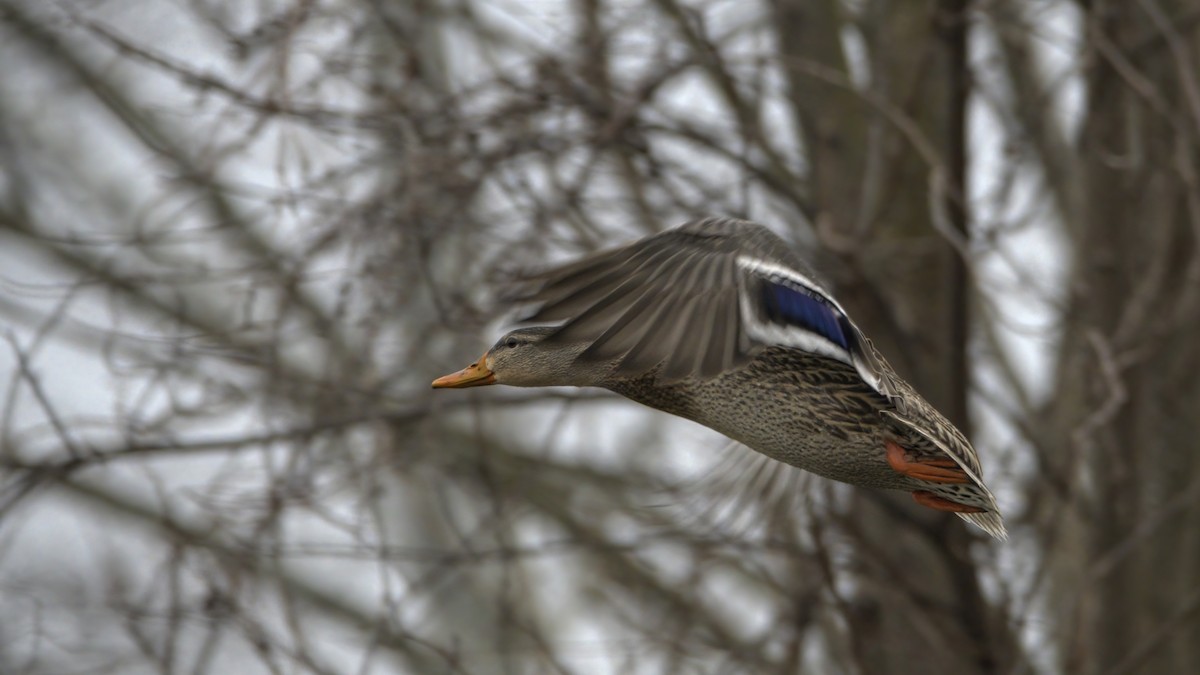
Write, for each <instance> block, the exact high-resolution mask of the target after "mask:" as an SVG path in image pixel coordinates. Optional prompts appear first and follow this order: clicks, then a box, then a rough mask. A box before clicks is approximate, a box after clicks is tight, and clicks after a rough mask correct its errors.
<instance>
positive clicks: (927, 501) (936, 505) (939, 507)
mask: <svg viewBox="0 0 1200 675" xmlns="http://www.w3.org/2000/svg"><path fill="white" fill-rule="evenodd" d="M912 496H913V501H915V502H916V503H918V504H920V505H921V506H928V507H929V508H931V509H934V510H936V511H950V512H952V513H982V512H983V509H981V508H979V507H978V506H967V505H966V504H959V503H958V502H952V501H950V500H949V499H944V498H942V497H939V496H937V495H935V494H933V493H932V492H926V491H924V490H917V491H916V492H914V493H912Z"/></svg>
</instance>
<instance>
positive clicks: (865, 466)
mask: <svg viewBox="0 0 1200 675" xmlns="http://www.w3.org/2000/svg"><path fill="white" fill-rule="evenodd" d="M803 358H819V357H811V355H808V356H807V357H803ZM821 361H822V362H825V363H822V364H821V365H822V367H821V368H820V369H819V370H815V371H805V370H798V369H797V368H783V369H779V368H778V359H777V358H776V359H773V363H772V364H771V366H770V367H766V366H764V364H763V363H762V360H761V359H759V360H756V361H754V362H751V363H750V364H749V365H747V366H746V367H745V368H744V369H743V370H740V371H736V372H733V373H728V374H725V375H721V376H718V377H717V378H714V379H712V380H709V381H705V382H702V383H699V382H688V383H686V384H682V385H678V386H674V387H662V386H658V385H654V384H653V381H652V380H651V379H649V378H647V379H646V380H642V381H635V382H625V383H622V384H621V385H620V386H614V387H612V388H613V389H614V390H616V391H617V393H620V394H622V395H623V396H626V397H628V398H631V399H633V400H635V401H638V402H640V403H644V404H646V405H649V406H651V407H653V408H658V409H659V410H664V411H666V412H669V413H672V414H675V415H679V416H681V417H685V418H687V419H690V420H693V421H695V422H699V423H700V424H703V425H705V426H707V427H710V428H712V429H715V430H716V431H719V432H721V433H723V434H725V435H726V436H729V437H730V438H732V439H734V440H736V441H739V442H741V443H744V444H745V445H747V446H749V447H750V448H752V449H754V450H757V451H758V452H761V453H763V454H765V455H767V456H769V457H771V458H773V459H776V460H779V461H781V462H785V463H787V464H791V465H792V466H796V467H799V468H802V469H805V470H807V471H811V472H813V473H815V474H818V475H821V476H824V477H826V478H831V479H833V480H837V481H842V482H845V483H852V484H855V485H862V486H866V487H875V488H892V489H906V488H907V489H912V486H911V485H910V482H911V481H910V480H909V479H908V478H906V477H904V476H902V475H900V474H898V473H896V472H895V471H894V470H892V468H891V467H890V466H889V465H888V463H887V457H886V451H885V445H884V443H885V440H886V438H887V434H888V430H887V428H886V427H885V426H884V424H883V417H882V416H881V415H880V410H881V409H883V407H884V406H887V405H888V403H887V401H886V399H884V398H883V397H882V396H880V395H879V394H878V393H876V392H875V391H874V390H872V389H871V388H870V387H868V386H867V385H866V384H865V383H864V382H862V380H861V379H859V378H858V374H857V372H855V371H854V369H853V368H852V367H850V366H848V365H847V366H845V367H844V369H840V370H839V369H837V368H832V369H831V368H830V367H829V365H828V363H827V362H828V361H829V359H824V358H821ZM837 363H838V365H844V364H841V363H840V362H837ZM806 365H812V364H806Z"/></svg>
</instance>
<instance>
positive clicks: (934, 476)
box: [887, 441, 971, 483]
mask: <svg viewBox="0 0 1200 675" xmlns="http://www.w3.org/2000/svg"><path fill="white" fill-rule="evenodd" d="M887 461H888V466H890V467H892V469H893V470H894V471H895V472H896V473H899V474H902V475H905V476H909V477H910V478H916V479H917V480H925V481H929V482H930V483H968V482H970V480H971V479H970V478H968V477H967V472H966V471H963V470H962V469H961V468H960V467H959V466H958V464H957V463H956V462H955V461H954V460H953V459H950V458H949V457H946V458H945V459H923V460H921V461H919V462H913V461H910V460H909V455H908V453H907V452H905V451H904V448H902V447H900V446H899V445H896V444H895V443H893V442H892V441H888V442H887Z"/></svg>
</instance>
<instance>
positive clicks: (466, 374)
mask: <svg viewBox="0 0 1200 675" xmlns="http://www.w3.org/2000/svg"><path fill="white" fill-rule="evenodd" d="M495 383H496V376H495V375H494V374H493V373H492V371H491V369H490V368H488V367H487V353H486V352H485V353H484V355H483V356H481V357H479V360H478V361H476V362H475V363H472V364H471V365H469V366H467V367H466V368H463V369H462V370H460V371H458V372H457V373H450V374H449V375H443V376H441V377H439V378H438V379H436V380H434V381H433V388H434V389H462V388H464V387H482V386H483V385H485V384H495Z"/></svg>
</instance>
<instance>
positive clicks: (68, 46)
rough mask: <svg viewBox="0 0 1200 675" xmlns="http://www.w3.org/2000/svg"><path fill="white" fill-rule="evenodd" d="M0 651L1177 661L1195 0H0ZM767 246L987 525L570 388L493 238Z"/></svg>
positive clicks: (327, 660) (1198, 469)
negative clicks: (945, 450)
mask: <svg viewBox="0 0 1200 675" xmlns="http://www.w3.org/2000/svg"><path fill="white" fill-rule="evenodd" d="M0 64H3V71H2V73H3V74H2V75H0V337H2V338H3V339H2V340H0V376H2V377H3V379H2V383H3V389H2V392H3V393H2V395H0V672H2V673H32V674H39V673H194V674H203V673H330V674H333V673H483V674H490V673H561V674H574V673H588V674H591V673H865V674H874V673H1060V672H1065V673H1106V674H1117V673H1184V672H1197V671H1198V670H1200V440H1198V439H1197V435H1196V429H1197V420H1198V419H1200V378H1198V377H1197V373H1198V370H1200V339H1197V336H1198V334H1200V331H1198V328H1200V178H1198V176H1200V7H1197V5H1196V3H1195V2H1194V0H1132V1H1128V2H1126V1H1123V0H1122V1H1118V0H1079V1H1068V0H1010V1H999V0H840V1H839V0H761V1H754V2H750V1H735V0H707V1H706V0H700V1H697V2H692V1H688V2H684V1H682V0H492V1H485V0H255V1H253V2H244V1H240V0H239V1H234V0H172V1H170V2H136V1H133V0H126V1H117V0H108V1H104V0H63V1H61V2H56V3H44V2H36V1H34V0H25V1H22V0H0ZM709 214H722V215H733V216H740V217H747V218H751V219H754V220H758V221H761V222H763V223H765V224H767V225H768V226H769V227H771V228H772V229H773V230H774V231H776V232H777V233H779V234H780V235H781V236H783V237H785V238H786V239H788V240H789V241H790V242H792V243H794V245H795V246H796V247H797V248H798V249H799V250H801V251H803V253H804V255H805V257H806V258H807V259H810V260H811V261H812V262H813V264H814V265H816V266H817V267H818V269H820V270H821V271H822V273H823V274H824V275H825V276H826V277H827V278H828V280H829V281H830V283H831V284H832V285H833V286H834V287H835V288H836V289H837V294H838V298H839V300H840V301H841V303H842V304H843V305H845V306H846V307H847V309H848V310H849V311H850V313H851V315H852V316H854V317H855V318H856V320H857V321H858V323H859V324H860V325H861V326H863V328H864V329H865V330H866V331H867V333H868V334H869V335H870V336H871V337H872V338H873V339H874V341H875V342H876V344H877V346H879V347H880V349H881V350H882V351H883V352H884V354H886V355H887V356H888V358H889V359H890V360H891V361H892V363H893V365H895V366H896V368H897V369H898V370H899V371H900V372H901V374H902V375H904V376H905V377H907V378H908V379H909V380H910V381H912V382H913V383H914V384H915V386H916V387H917V389H918V390H920V391H921V392H922V393H923V394H924V395H925V397H926V398H928V399H929V400H930V401H931V402H932V403H934V404H935V405H937V406H938V407H939V408H940V409H941V410H942V411H943V412H944V413H946V414H947V416H948V417H950V418H951V419H952V420H954V421H955V422H956V423H957V424H958V425H959V426H960V427H961V428H963V429H964V430H965V431H967V432H968V434H969V435H970V437H971V438H972V439H973V441H974V443H975V446H976V448H977V449H978V450H979V453H980V455H981V457H982V462H983V467H984V473H985V476H986V477H987V479H988V482H989V484H990V485H991V486H992V487H993V489H994V490H995V492H996V494H997V497H998V499H999V502H1000V505H1001V507H1002V509H1003V511H1004V513H1005V516H1006V520H1007V523H1008V528H1009V531H1010V533H1011V535H1012V536H1011V540H1010V541H1009V542H1007V543H999V542H994V541H989V540H986V539H985V538H983V537H982V535H981V533H979V532H977V531H971V530H969V529H967V528H966V527H965V526H963V525H962V524H961V523H960V522H958V521H957V520H956V519H954V518H952V517H945V516H943V515H942V514H938V513H934V512H931V511H926V510H923V509H920V508H919V507H916V506H915V505H913V504H912V503H911V501H910V499H909V497H908V495H903V494H895V495H893V494H884V493H880V492H872V491H870V490H864V489H852V488H849V487H847V486H843V485H838V484H834V483H831V482H829V481H826V480H823V479H819V478H814V477H811V476H807V475H805V474H803V473H802V472H799V471H795V470H791V469H788V468H786V467H781V466H780V465H776V464H772V463H771V462H768V461H764V460H761V459H756V456H755V455H754V454H753V453H751V452H750V451H748V450H746V449H745V448H741V447H738V446H735V445H733V444H732V443H731V442H730V441H728V440H727V439H724V438H723V437H721V436H719V435H718V434H716V433H714V432H711V431H709V430H707V429H704V428H702V427H700V426H697V425H694V424H691V423H688V422H685V421H682V420H678V419H674V418H670V417H668V416H665V415H662V414H658V413H655V412H652V411H649V410H646V409H643V408H639V407H638V406H636V405H635V404H632V403H630V402H627V401H623V400H620V399H618V398H616V397H615V396H612V395H608V394H605V393H604V392H598V391H589V390H573V389H562V390H518V389H506V388H501V387H495V388H490V389H479V390H468V391H438V392H433V391H431V390H430V389H429V382H430V380H431V379H433V378H434V377H436V376H438V375H442V374H444V373H447V372H450V371H452V370H457V369H458V368H461V367H463V366H465V365H466V364H467V363H469V362H471V361H473V360H474V359H475V358H476V357H478V355H479V353H480V352H482V351H483V350H484V349H485V348H486V347H487V346H489V345H490V344H491V343H492V342H493V341H494V340H495V339H496V338H497V337H498V336H499V335H500V334H502V332H503V331H505V330H507V328H508V327H510V326H511V325H512V324H513V321H514V314H513V313H512V311H511V308H508V307H505V306H504V305H503V304H502V303H500V302H498V300H497V296H498V295H500V293H501V291H502V289H503V285H504V282H505V280H506V279H508V278H510V275H511V274H512V273H513V272H514V271H516V270H521V269H527V268H530V267H537V266H541V265H545V264H547V263H550V262H555V261H560V260H564V259H567V258H570V257H573V256H577V255H580V254H583V253H586V252H588V251H592V250H596V249H598V248H603V247H607V246H612V245H615V244H619V243H624V242H627V241H629V240H632V239H634V238H636V237H639V236H643V235H646V234H648V233H651V232H655V231H659V230H662V229H665V228H668V227H673V226H675V225H678V224H680V223H682V222H684V221H685V220H688V219H690V218H693V217H696V216H699V215H709Z"/></svg>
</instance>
